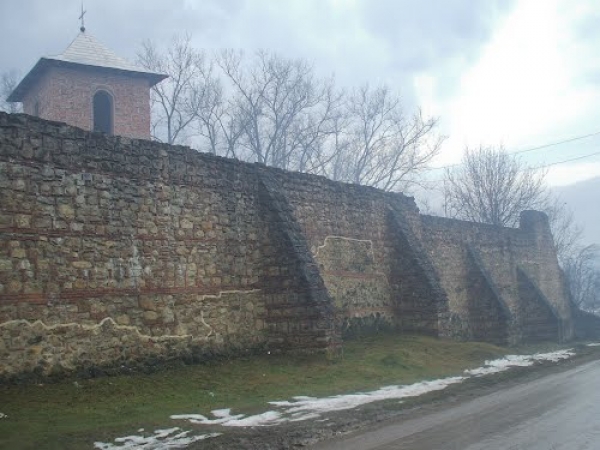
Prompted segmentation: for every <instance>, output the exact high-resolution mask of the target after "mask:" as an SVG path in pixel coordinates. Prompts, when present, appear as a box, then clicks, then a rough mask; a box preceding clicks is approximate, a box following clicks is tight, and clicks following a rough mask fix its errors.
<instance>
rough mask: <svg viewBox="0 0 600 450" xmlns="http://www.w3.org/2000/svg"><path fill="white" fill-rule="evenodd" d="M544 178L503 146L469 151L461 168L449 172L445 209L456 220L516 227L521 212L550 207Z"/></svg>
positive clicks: (445, 189)
mask: <svg viewBox="0 0 600 450" xmlns="http://www.w3.org/2000/svg"><path fill="white" fill-rule="evenodd" d="M544 177H545V173H543V172H539V171H536V170H534V169H532V168H530V167H528V166H526V165H525V164H523V163H522V162H521V161H520V160H518V159H517V158H516V157H514V156H511V155H509V154H508V153H507V152H506V151H505V150H504V148H502V147H480V148H479V149H477V150H470V149H467V151H466V152H465V155H464V157H463V160H462V163H461V164H460V166H458V167H456V168H453V169H448V170H446V176H445V180H444V203H445V204H444V207H445V210H446V213H447V214H448V215H449V216H452V217H459V218H463V219H467V220H471V221H474V222H483V223H489V224H492V225H498V226H515V225H517V224H518V221H519V215H520V213H521V211H523V210H526V209H538V210H545V209H546V208H547V205H548V202H549V194H548V191H547V189H546V186H545V183H544Z"/></svg>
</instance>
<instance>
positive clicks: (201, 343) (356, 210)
mask: <svg viewBox="0 0 600 450" xmlns="http://www.w3.org/2000/svg"><path fill="white" fill-rule="evenodd" d="M547 233H548V230H547V222H546V224H545V225H544V219H543V217H541V216H539V215H536V213H530V214H529V215H527V214H525V216H524V221H523V224H522V226H521V228H520V229H506V228H495V227H488V226H482V225H477V224H472V223H467V222H460V221H453V220H448V219H441V218H434V217H429V216H420V215H419V211H418V209H417V207H416V205H415V202H414V200H413V199H412V198H410V197H406V196H404V195H402V194H393V193H385V192H382V191H380V190H377V189H374V188H369V187H361V186H356V185H347V184H342V183H336V182H333V181H330V180H327V179H325V178H323V177H318V176H313V175H307V174H298V173H290V172H285V171H281V170H277V169H272V168H267V167H265V166H262V165H258V164H247V163H242V162H239V161H235V160H229V159H224V158H218V157H214V156H212V155H208V154H201V153H198V152H196V151H193V150H190V149H188V148H183V147H173V146H167V145H162V144H158V143H154V142H149V141H139V140H131V139H128V138H123V137H110V136H105V135H102V134H99V133H89V132H85V131H83V130H80V129H77V128H73V127H70V126H67V125H65V124H61V123H56V122H48V121H44V120H41V119H36V118H32V117H29V116H25V115H7V114H2V113H0V378H11V377H19V376H32V374H33V375H34V376H37V375H39V376H48V375H52V374H62V373H64V372H73V371H75V372H79V371H83V372H87V373H89V372H94V371H97V370H100V369H101V370H116V371H118V370H121V369H122V368H125V369H128V368H130V367H131V366H137V365H142V366H143V365H148V364H157V363H159V362H161V361H165V360H171V359H175V358H178V359H181V358H183V359H189V360H202V359H206V358H209V357H211V356H212V355H214V354H237V353H248V352H256V351H267V350H269V351H279V350H281V351H309V352H313V351H326V352H336V351H337V350H338V349H339V346H340V344H341V337H342V336H344V337H347V336H354V335H358V334H363V333H371V332H378V331H380V330H383V329H396V330H401V331H404V332H416V333H425V334H430V335H434V336H440V337H458V338H465V339H479V340H488V341H491V342H497V343H506V342H518V341H519V340H522V339H523V338H524V337H526V338H535V337H537V336H538V335H539V333H542V332H543V333H546V334H544V335H543V336H544V338H552V339H555V338H556V339H558V338H559V337H561V338H565V337H569V336H570V335H569V326H570V325H569V324H570V322H569V321H570V316H569V311H570V310H569V309H568V308H567V309H565V308H564V304H563V300H564V298H563V296H562V291H561V290H560V289H562V283H561V281H560V280H561V279H560V276H558V275H557V276H556V278H554V275H555V274H558V270H559V269H558V265H557V264H556V255H555V253H554V250H553V248H552V245H551V241H548V236H547ZM550 239H551V238H550ZM518 271H522V273H523V276H524V277H521V278H518V277H517V274H518V273H519V272H518ZM525 292H526V293H525ZM531 314H533V315H535V316H536V317H539V318H540V320H539V327H538V328H536V327H537V325H535V324H533V325H531V324H532V323H533V322H531V323H530V324H529V325H531V326H532V327H533V328H532V329H531V330H528V331H527V332H526V333H525V332H524V331H523V326H529V325H528V324H527V323H526V322H525V321H524V320H523V319H522V318H523V317H524V315H527V316H529V315H531ZM544 314H546V315H544ZM544 327H545V328H544ZM548 330H550V333H547V331H548ZM552 330H555V331H552ZM554 334H560V336H554Z"/></svg>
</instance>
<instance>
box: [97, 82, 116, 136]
mask: <svg viewBox="0 0 600 450" xmlns="http://www.w3.org/2000/svg"><path fill="white" fill-rule="evenodd" d="M94 131H100V132H102V133H106V134H113V101H112V97H111V96H110V94H109V93H108V92H105V91H98V92H96V94H94Z"/></svg>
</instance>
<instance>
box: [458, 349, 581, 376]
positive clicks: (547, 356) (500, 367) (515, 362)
mask: <svg viewBox="0 0 600 450" xmlns="http://www.w3.org/2000/svg"><path fill="white" fill-rule="evenodd" d="M571 356H575V353H574V352H573V349H572V348H570V349H567V350H558V351H555V352H550V353H536V354H534V355H506V356H505V357H504V358H500V359H494V360H492V361H486V362H485V364H484V365H483V366H482V367H477V368H476V369H469V370H465V372H464V373H465V375H468V376H475V377H481V376H483V375H490V374H492V373H499V372H504V371H506V370H508V369H510V368H511V367H529V366H533V364H535V363H536V362H542V361H551V362H558V361H560V360H562V359H568V358H570V357H571Z"/></svg>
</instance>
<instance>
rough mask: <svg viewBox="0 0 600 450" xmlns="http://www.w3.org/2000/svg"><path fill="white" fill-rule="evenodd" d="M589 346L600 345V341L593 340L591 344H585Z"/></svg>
mask: <svg viewBox="0 0 600 450" xmlns="http://www.w3.org/2000/svg"><path fill="white" fill-rule="evenodd" d="M585 345H586V346H588V347H600V342H591V343H589V344H585Z"/></svg>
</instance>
